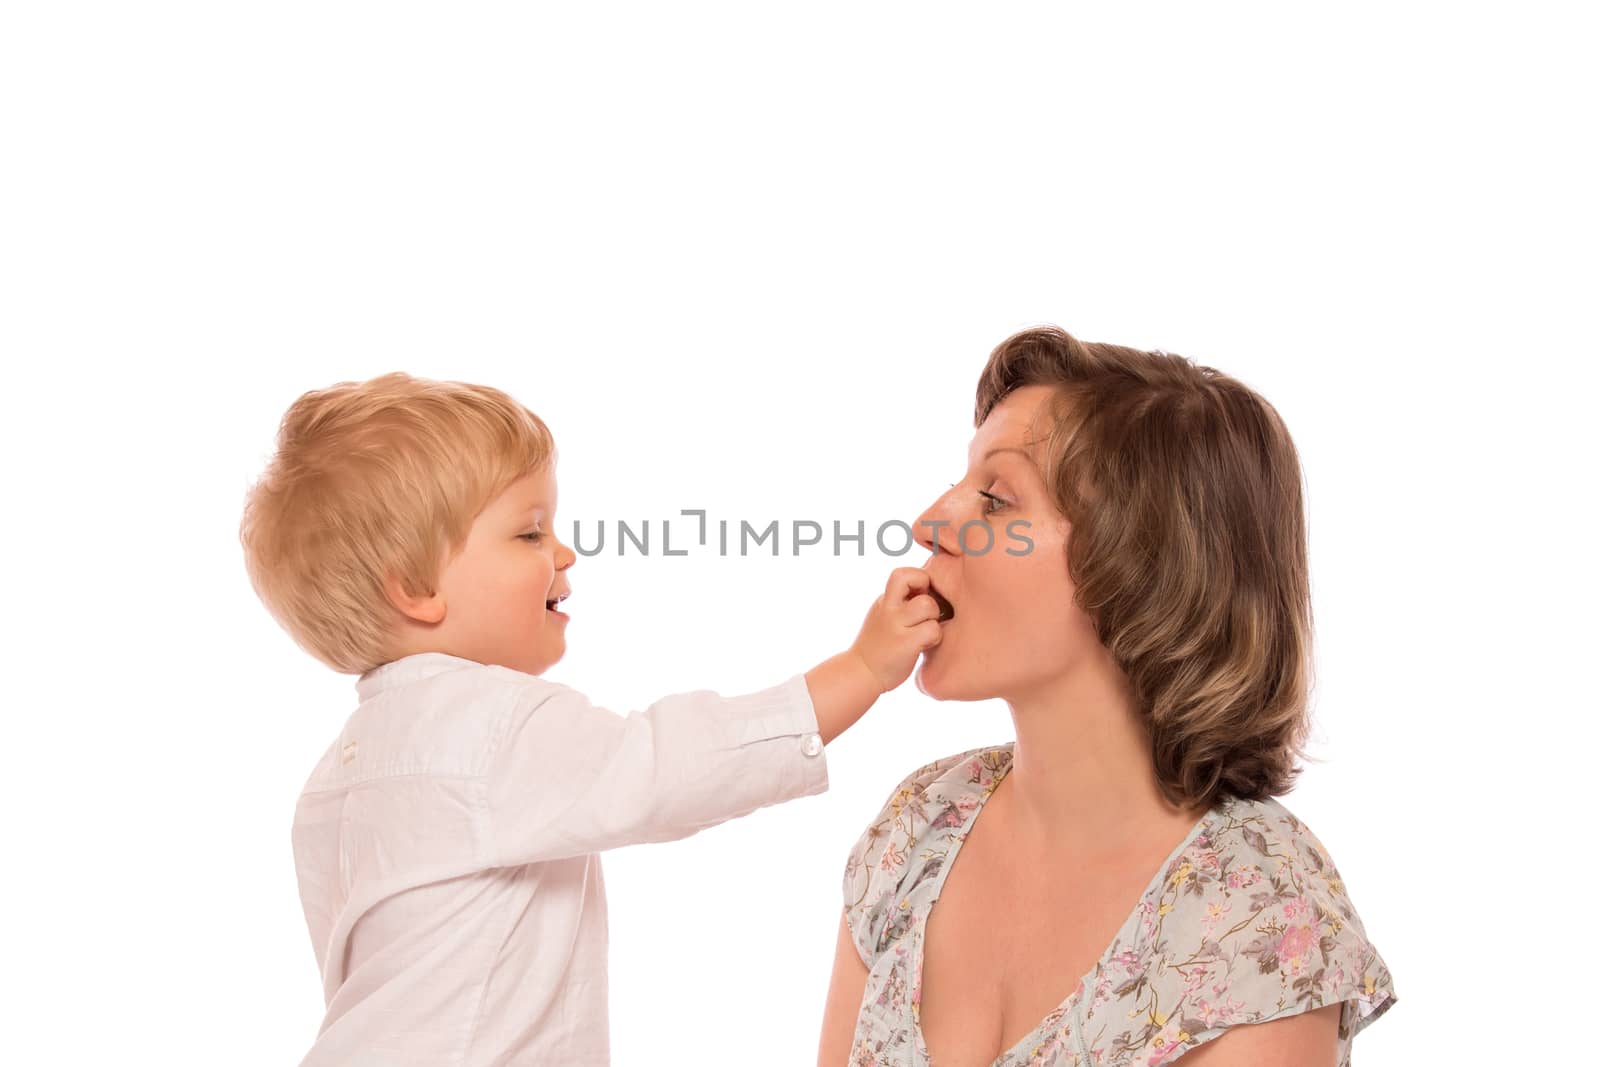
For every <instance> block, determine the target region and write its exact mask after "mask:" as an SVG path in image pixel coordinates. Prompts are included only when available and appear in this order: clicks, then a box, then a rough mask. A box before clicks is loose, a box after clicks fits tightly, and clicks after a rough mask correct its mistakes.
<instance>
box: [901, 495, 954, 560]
mask: <svg viewBox="0 0 1600 1067" xmlns="http://www.w3.org/2000/svg"><path fill="white" fill-rule="evenodd" d="M950 496H951V494H950V493H946V494H945V495H944V496H941V497H940V498H939V499H938V500H935V501H934V502H933V503H932V504H931V505H929V506H928V509H927V510H926V511H924V512H923V513H922V514H921V515H918V516H917V522H916V525H915V526H914V527H913V528H912V536H913V537H915V538H916V540H917V544H919V545H921V546H922V547H923V548H925V549H927V550H928V551H929V552H932V553H933V554H934V555H935V556H937V555H938V554H939V553H940V552H948V553H950V554H951V555H955V554H956V522H955V518H956V516H955V515H954V513H953V510H954V509H953V508H952V507H951V503H950Z"/></svg>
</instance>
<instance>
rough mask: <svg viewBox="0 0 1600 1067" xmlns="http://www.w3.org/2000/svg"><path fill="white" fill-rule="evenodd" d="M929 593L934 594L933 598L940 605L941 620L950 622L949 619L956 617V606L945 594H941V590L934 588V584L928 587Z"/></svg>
mask: <svg viewBox="0 0 1600 1067" xmlns="http://www.w3.org/2000/svg"><path fill="white" fill-rule="evenodd" d="M928 594H929V595H930V596H932V597H933V599H934V602H935V603H937V604H938V605H939V621H940V622H948V621H949V620H951V619H953V618H955V617H956V609H955V606H954V605H953V604H951V603H950V601H948V600H946V599H945V598H944V597H943V596H941V595H940V594H939V590H937V589H935V588H933V587H932V586H929V587H928Z"/></svg>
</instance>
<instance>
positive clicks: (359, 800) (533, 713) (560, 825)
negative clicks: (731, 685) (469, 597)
mask: <svg viewBox="0 0 1600 1067" xmlns="http://www.w3.org/2000/svg"><path fill="white" fill-rule="evenodd" d="M356 692H357V694H358V696H359V697H360V701H361V703H360V706H359V707H357V708H356V710H355V712H354V713H353V714H352V715H351V716H350V720H349V722H347V723H346V724H345V727H344V729H343V731H342V732H341V733H340V735H339V737H338V740H336V741H335V742H334V743H333V745H332V746H331V747H330V748H329V749H328V751H327V754H326V755H324V756H323V758H322V760H321V762H319V763H318V764H317V768H316V770H315V771H314V772H313V773H312V775H311V778H310V780H309V781H308V782H307V783H306V787H305V790H304V792H303V793H302V794H301V795H300V799H299V802H298V804H297V806H296V809H295V820H294V856H295V868H296V872H297V875H298V877H299V882H300V899H301V903H302V905H303V906H304V908H305V915H306V924H307V926H309V928H310V931H311V943H312V947H313V948H314V949H315V951H316V955H317V963H318V965H319V966H320V967H321V969H322V980H323V994H324V998H325V1000H326V1003H327V1015H326V1016H325V1018H324V1019H323V1022H322V1026H321V1029H320V1032H319V1034H318V1036H317V1039H316V1042H315V1044H314V1046H313V1047H312V1049H311V1051H310V1053H309V1054H308V1055H307V1056H306V1058H305V1060H304V1061H303V1064H302V1067H321V1065H332V1064H339V1065H342V1067H379V1065H382V1067H391V1065H395V1067H399V1065H409V1064H417V1065H422V1064H426V1065H428V1067H446V1065H448V1067H473V1065H478V1064H483V1065H489V1064H494V1065H496V1067H509V1065H520V1064H541V1065H550V1064H606V1063H608V1062H609V1035H608V1024H607V1013H606V903H605V888H604V884H603V882H602V879H601V872H600V857H599V856H598V855H596V853H599V852H602V851H604V850H605V849H608V848H617V847H619V846H622V845H634V844H640V843H643V842H650V841H670V840H674V839H676V838H682V837H686V836H688V835H690V834H692V833H695V832H696V831H698V830H701V829H704V828H705V827H708V826H713V825H715V824H717V823H720V822H724V821H726V820H728V819H732V818H736V817H738V816H740V815H745V814H748V813H750V812H752V811H754V810H756V809H757V808H760V807H764V806H766V805H769V804H776V803H779V802H781V801H785V800H790V799H793V798H795V797H802V796H810V795H813V794H816V793H821V792H823V791H824V790H826V789H827V787H828V772H827V759H826V757H825V755H824V753H823V746H822V739H821V737H820V736H819V735H818V734H817V719H816V712H815V709H814V708H813V707H812V704H811V694H810V692H809V691H808V690H807V688H806V684H805V676H804V675H796V676H794V677H793V678H790V679H789V680H788V681H786V682H784V683H783V684H781V685H778V686H774V687H773V688H771V689H766V690H763V691H761V692H757V693H751V694H748V695H745V696H739V697H730V698H725V697H721V696H719V695H717V694H716V693H713V692H710V691H707V690H699V691H696V692H691V693H682V694H679V695H676V696H669V697H664V698H662V699H661V700H658V701H656V702H655V703H653V704H651V705H650V706H649V707H648V708H646V709H645V710H644V711H642V712H636V713H633V714H630V715H628V716H627V717H623V716H620V715H617V714H615V713H613V712H610V711H607V710H605V709H604V708H598V707H595V706H594V705H593V704H591V703H590V702H589V701H588V699H587V698H585V697H584V696H583V695H582V694H581V693H578V692H577V691H575V690H573V689H571V688H569V687H567V686H564V685H560V684H557V683H554V682H549V681H546V680H544V679H542V678H539V677H536V676H534V675H530V674H524V673H522V672H520V671H514V670H511V669H509V668H506V667H493V666H485V665H484V664H481V663H476V662H474V661H472V660H467V659H461V658H459V657H456V656H450V655H446V654H444V653H439V652H426V653H421V654H419V655H414V656H407V657H405V658H404V659H399V660H396V661H394V662H393V663H387V664H384V665H383V666H382V667H379V668H377V669H375V670H372V671H369V672H368V673H366V674H364V675H362V676H361V678H360V679H359V680H358V681H357V682H356Z"/></svg>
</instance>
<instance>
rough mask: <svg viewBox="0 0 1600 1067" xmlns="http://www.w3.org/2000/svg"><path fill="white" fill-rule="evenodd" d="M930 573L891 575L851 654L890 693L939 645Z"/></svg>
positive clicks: (914, 569)
mask: <svg viewBox="0 0 1600 1067" xmlns="http://www.w3.org/2000/svg"><path fill="white" fill-rule="evenodd" d="M930 585H931V583H930V582H929V579H928V572H927V571H925V570H922V569H920V568H917V567H899V568H897V569H896V570H894V571H893V572H892V573H891V574H890V575H889V582H888V584H887V585H886V586H885V588H884V591H883V595H882V596H880V597H879V598H878V599H877V600H875V601H873V604H872V607H871V608H870V609H868V611H867V618H866V621H865V622H863V623H862V624H861V633H860V634H858V635H857V636H856V639H855V643H854V644H852V645H851V646H850V651H851V652H852V653H853V654H855V655H857V656H860V657H861V660H862V662H864V663H865V664H866V665H867V669H868V670H870V671H871V672H872V675H873V677H874V678H876V679H877V680H878V686H879V688H880V689H881V690H882V691H883V692H885V693H887V692H888V691H889V690H891V689H894V688H895V687H896V686H898V685H900V683H902V682H904V681H905V680H906V679H907V678H909V677H911V669H912V668H913V667H915V666H916V665H917V657H918V656H920V655H921V654H922V653H923V651H924V650H926V649H929V648H932V647H933V646H934V645H937V644H938V643H939V639H940V638H941V637H942V636H943V634H942V632H941V631H940V629H939V604H938V602H937V601H936V600H934V599H933V597H932V596H931V595H930V594H929V592H928V590H929V588H930Z"/></svg>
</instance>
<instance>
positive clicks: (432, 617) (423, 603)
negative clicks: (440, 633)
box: [383, 574, 444, 626]
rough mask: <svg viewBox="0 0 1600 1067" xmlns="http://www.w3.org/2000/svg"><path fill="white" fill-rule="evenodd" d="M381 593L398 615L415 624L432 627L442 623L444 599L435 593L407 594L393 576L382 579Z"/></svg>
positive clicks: (398, 580)
mask: <svg viewBox="0 0 1600 1067" xmlns="http://www.w3.org/2000/svg"><path fill="white" fill-rule="evenodd" d="M383 591H384V593H385V594H386V595H387V596H388V598H389V603H391V604H393V605H394V606H395V608H396V609H397V610H398V611H399V612H400V614H402V615H404V616H406V618H408V619H413V620H415V621H416V622H421V623H426V624H428V625H430V626H431V625H434V624H436V623H439V622H442V621H444V597H442V596H440V595H439V594H438V593H437V592H434V593H428V594H426V595H423V596H418V595H416V594H414V593H408V592H406V591H405V589H404V587H402V586H401V584H400V579H398V578H396V577H395V576H394V575H393V574H389V575H386V576H385V577H384V579H383Z"/></svg>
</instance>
